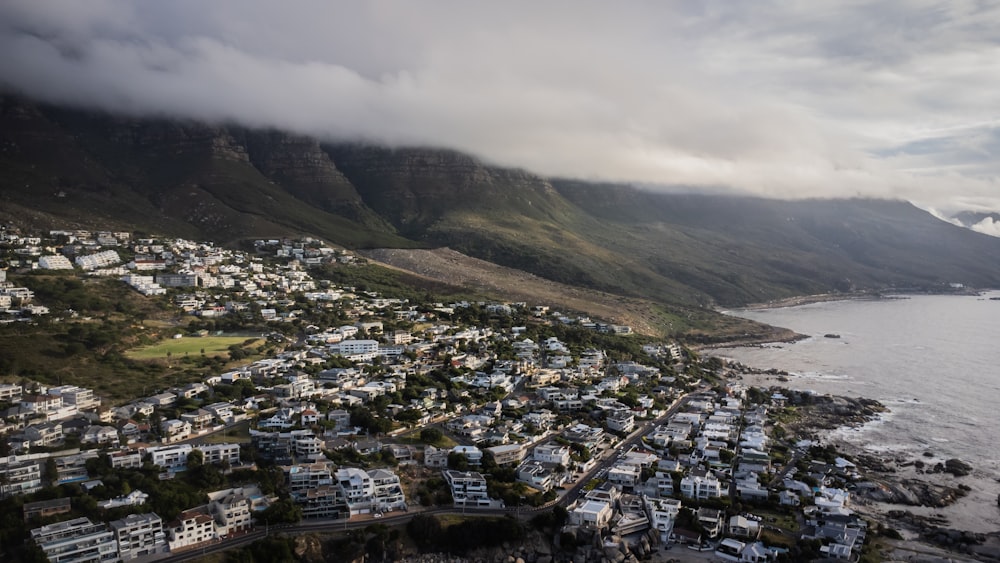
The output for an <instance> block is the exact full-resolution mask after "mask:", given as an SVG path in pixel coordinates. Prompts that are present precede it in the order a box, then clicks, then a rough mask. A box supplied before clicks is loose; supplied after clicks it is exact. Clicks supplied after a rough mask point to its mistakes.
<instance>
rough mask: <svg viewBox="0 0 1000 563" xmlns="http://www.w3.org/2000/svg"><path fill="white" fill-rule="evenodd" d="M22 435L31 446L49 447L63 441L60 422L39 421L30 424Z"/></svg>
mask: <svg viewBox="0 0 1000 563" xmlns="http://www.w3.org/2000/svg"><path fill="white" fill-rule="evenodd" d="M23 433H24V437H25V438H26V439H27V440H28V441H29V443H30V444H31V446H32V447H34V446H43V447H49V446H54V445H56V444H60V443H62V441H63V428H62V423H61V422H55V421H53V422H41V423H38V424H32V425H31V426H28V427H27V428H25V429H24V432H23Z"/></svg>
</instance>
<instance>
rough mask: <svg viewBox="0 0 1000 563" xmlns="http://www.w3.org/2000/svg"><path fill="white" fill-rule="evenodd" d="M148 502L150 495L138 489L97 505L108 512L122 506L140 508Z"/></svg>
mask: <svg viewBox="0 0 1000 563" xmlns="http://www.w3.org/2000/svg"><path fill="white" fill-rule="evenodd" d="M147 500H149V495H147V494H146V493H144V492H142V491H140V490H138V489H136V490H134V491H132V492H131V493H129V494H127V495H125V496H120V497H115V498H113V499H108V500H102V501H99V502H98V503H97V506H99V507H101V508H103V509H105V510H108V509H111V508H119V507H122V506H139V505H142V504H145V503H146V501H147Z"/></svg>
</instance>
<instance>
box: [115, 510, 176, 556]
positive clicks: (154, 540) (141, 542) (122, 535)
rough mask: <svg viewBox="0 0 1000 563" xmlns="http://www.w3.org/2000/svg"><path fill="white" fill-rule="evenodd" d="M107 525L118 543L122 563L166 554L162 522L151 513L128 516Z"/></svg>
mask: <svg viewBox="0 0 1000 563" xmlns="http://www.w3.org/2000/svg"><path fill="white" fill-rule="evenodd" d="M109 525H110V526H111V530H112V532H113V533H114V536H115V540H117V542H118V553H119V555H120V556H121V560H122V561H130V560H132V559H136V558H139V557H147V556H150V555H158V554H161V553H166V552H167V535H166V533H165V532H164V531H163V521H162V520H161V519H160V517H159V516H158V515H156V514H154V513H152V512H148V513H146V514H129V515H128V516H126V517H124V518H122V519H121V520H115V521H113V522H111V523H110V524H109Z"/></svg>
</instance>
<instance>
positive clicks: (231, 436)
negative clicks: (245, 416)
mask: <svg viewBox="0 0 1000 563" xmlns="http://www.w3.org/2000/svg"><path fill="white" fill-rule="evenodd" d="M198 441H199V442H201V443H203V444H247V443H249V442H250V423H249V422H241V423H239V424H237V425H236V426H233V427H232V428H229V429H227V430H226V431H224V432H216V433H215V434H209V435H208V436H204V437H202V438H199V440H198Z"/></svg>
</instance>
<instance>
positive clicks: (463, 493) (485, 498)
mask: <svg viewBox="0 0 1000 563" xmlns="http://www.w3.org/2000/svg"><path fill="white" fill-rule="evenodd" d="M442 473H443V475H444V479H445V481H446V482H447V483H448V486H449V487H451V497H452V499H454V501H455V505H457V506H481V507H490V506H492V505H493V504H494V502H493V500H492V499H490V497H489V494H488V493H487V492H486V478H485V477H483V475H482V474H481V473H478V472H476V471H454V470H451V469H448V470H445V471H443V472H442Z"/></svg>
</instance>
